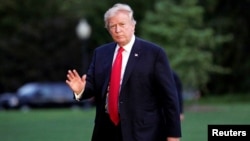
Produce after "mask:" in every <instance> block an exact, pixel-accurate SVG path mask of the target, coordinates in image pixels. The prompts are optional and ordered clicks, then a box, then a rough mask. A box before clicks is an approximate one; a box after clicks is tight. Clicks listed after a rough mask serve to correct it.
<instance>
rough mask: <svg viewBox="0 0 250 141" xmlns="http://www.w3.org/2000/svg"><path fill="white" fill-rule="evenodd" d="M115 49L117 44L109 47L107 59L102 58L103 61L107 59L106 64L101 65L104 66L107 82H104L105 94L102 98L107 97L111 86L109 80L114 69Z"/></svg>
mask: <svg viewBox="0 0 250 141" xmlns="http://www.w3.org/2000/svg"><path fill="white" fill-rule="evenodd" d="M115 47H116V44H115V43H114V44H112V45H110V46H109V47H107V50H106V51H107V56H106V58H101V59H105V62H107V63H105V64H101V65H104V70H103V72H105V75H106V77H105V81H104V87H103V88H104V89H103V92H102V94H103V95H102V96H103V97H105V95H106V93H107V87H108V85H109V79H110V72H111V68H112V62H113V56H114V51H115Z"/></svg>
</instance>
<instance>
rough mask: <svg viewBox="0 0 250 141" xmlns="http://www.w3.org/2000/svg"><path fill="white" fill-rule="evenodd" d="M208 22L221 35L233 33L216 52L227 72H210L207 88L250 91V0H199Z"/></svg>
mask: <svg viewBox="0 0 250 141" xmlns="http://www.w3.org/2000/svg"><path fill="white" fill-rule="evenodd" d="M200 4H201V6H202V7H204V9H205V21H206V24H207V25H208V26H210V27H213V29H214V30H215V32H216V33H218V34H228V33H230V34H232V35H233V39H232V40H231V41H230V42H227V43H225V44H223V46H220V47H219V48H216V49H215V50H214V52H213V54H214V56H215V59H214V60H215V62H216V63H217V64H220V65H222V66H224V67H227V68H230V69H231V73H229V74H227V75H218V74H213V75H211V81H210V83H209V85H208V88H209V89H210V90H211V92H213V93H239V92H240V93H246V92H248V93H249V92H250V87H249V84H250V77H249V75H248V74H249V70H250V61H249V60H250V55H249V52H250V47H249V45H250V40H249V37H250V32H249V31H250V26H249V25H250V12H249V7H250V1H249V0H241V1H235V0H226V1H223V0H219V1H218V0H200Z"/></svg>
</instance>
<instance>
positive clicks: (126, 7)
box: [104, 3, 136, 28]
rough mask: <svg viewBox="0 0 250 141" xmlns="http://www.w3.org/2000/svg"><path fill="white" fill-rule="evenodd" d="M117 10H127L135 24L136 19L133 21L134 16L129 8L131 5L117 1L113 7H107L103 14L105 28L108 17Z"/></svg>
mask: <svg viewBox="0 0 250 141" xmlns="http://www.w3.org/2000/svg"><path fill="white" fill-rule="evenodd" d="M119 11H125V12H128V14H129V17H130V18H131V20H132V22H133V23H134V24H136V21H135V19H134V16H133V13H134V12H133V10H132V9H131V7H130V6H129V5H127V4H121V3H117V4H115V5H114V6H113V7H111V8H110V9H108V11H106V13H105V14H104V22H105V28H108V19H109V18H110V17H112V16H114V15H115V14H116V13H117V12H119Z"/></svg>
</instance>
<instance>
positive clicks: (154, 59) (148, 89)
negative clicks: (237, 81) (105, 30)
mask: <svg viewBox="0 0 250 141" xmlns="http://www.w3.org/2000/svg"><path fill="white" fill-rule="evenodd" d="M115 47H116V43H114V42H112V43H109V44H105V45H102V46H100V47H98V48H96V49H95V51H94V54H93V59H92V62H91V65H90V67H89V69H88V73H87V85H86V89H85V92H84V94H83V97H82V98H83V99H85V98H89V97H91V96H94V98H95V101H96V117H95V127H94V132H93V137H92V141H110V140H111V139H110V136H112V135H110V133H109V126H110V125H109V124H110V121H109V118H108V116H107V113H105V99H106V93H107V87H108V83H109V78H110V72H111V66H112V60H113V55H114V51H115ZM119 111H120V118H121V128H122V135H123V140H124V141H166V137H167V136H172V137H180V136H181V127H180V118H179V115H180V113H179V107H178V96H177V93H176V86H175V83H174V80H173V75H172V71H171V68H170V65H169V62H168V59H167V56H166V54H165V52H164V50H163V49H162V48H160V47H159V46H157V45H156V44H153V43H151V42H148V41H145V40H142V39H140V38H138V37H136V39H135V43H134V45H133V47H132V50H131V53H130V56H129V59H128V63H127V66H126V69H125V73H124V77H123V82H122V86H121V90H120V97H119Z"/></svg>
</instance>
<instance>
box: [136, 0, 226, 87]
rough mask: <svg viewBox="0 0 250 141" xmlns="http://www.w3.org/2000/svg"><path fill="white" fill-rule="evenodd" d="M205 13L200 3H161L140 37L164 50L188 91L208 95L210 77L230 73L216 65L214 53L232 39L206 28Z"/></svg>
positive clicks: (192, 0) (188, 0)
mask: <svg viewBox="0 0 250 141" xmlns="http://www.w3.org/2000/svg"><path fill="white" fill-rule="evenodd" d="M203 12H204V9H203V8H202V7H201V6H199V5H198V4H197V0H179V1H176V0H169V1H165V0H161V1H158V2H156V4H155V6H154V9H153V10H152V11H148V12H146V16H145V19H144V21H143V23H141V24H142V29H140V31H141V35H142V36H143V37H145V38H147V39H149V40H151V41H154V42H156V43H158V44H159V45H161V46H162V47H164V48H165V50H166V52H167V54H168V57H169V60H170V63H171V66H172V68H173V69H174V70H175V71H176V72H177V73H178V74H179V75H180V78H181V80H182V82H183V86H184V88H185V89H195V90H201V91H206V87H205V86H206V84H207V82H208V81H209V75H210V74H211V73H226V72H227V71H228V70H227V69H226V68H223V67H221V66H219V65H217V64H214V62H213V54H212V51H213V50H215V49H216V48H217V47H218V46H219V45H221V43H223V42H225V41H227V40H229V39H230V36H225V35H216V34H215V32H214V30H213V29H212V28H210V27H206V26H205V24H204V23H203Z"/></svg>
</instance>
